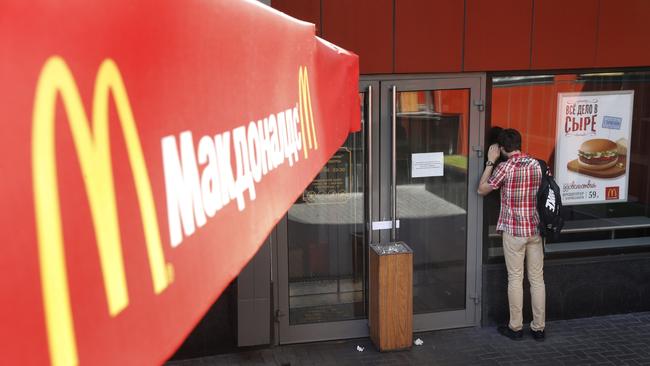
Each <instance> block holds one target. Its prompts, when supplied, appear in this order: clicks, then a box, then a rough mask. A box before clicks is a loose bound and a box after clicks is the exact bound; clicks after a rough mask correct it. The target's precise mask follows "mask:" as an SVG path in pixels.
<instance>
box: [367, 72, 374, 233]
mask: <svg viewBox="0 0 650 366" xmlns="http://www.w3.org/2000/svg"><path fill="white" fill-rule="evenodd" d="M366 106H367V107H368V108H367V111H368V112H367V117H366V120H367V121H368V123H367V124H366V133H367V141H368V206H367V207H368V212H367V215H366V221H367V223H368V224H367V225H368V244H372V189H373V184H372V179H373V178H372V173H373V171H372V85H368V102H367V104H366Z"/></svg>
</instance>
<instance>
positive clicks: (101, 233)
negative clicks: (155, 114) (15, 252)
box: [32, 56, 173, 365]
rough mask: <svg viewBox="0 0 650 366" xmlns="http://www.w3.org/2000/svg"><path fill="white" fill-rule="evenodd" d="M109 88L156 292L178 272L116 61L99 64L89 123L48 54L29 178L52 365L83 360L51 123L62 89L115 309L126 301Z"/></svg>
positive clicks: (71, 83)
mask: <svg viewBox="0 0 650 366" xmlns="http://www.w3.org/2000/svg"><path fill="white" fill-rule="evenodd" d="M109 92H110V93H111V94H112V96H113V100H114V103H115V106H116V109H117V115H118V117H119V120H120V125H121V127H122V134H123V136H124V140H125V143H126V149H127V153H128V157H129V163H130V166H131V171H132V172H133V173H132V174H133V180H134V183H135V188H136V193H137V196H138V204H139V207H140V215H141V217H142V224H143V230H144V235H145V241H146V249H147V254H148V259H149V265H150V269H151V276H152V280H153V288H154V292H155V293H156V294H159V293H161V292H162V291H164V290H165V289H166V288H167V286H169V284H170V283H171V281H172V280H173V279H172V276H173V274H172V267H171V265H170V264H167V263H166V262H165V258H164V253H163V248H162V243H161V240H160V231H159V229H158V220H157V217H156V208H155V205H154V200H153V193H152V191H151V183H150V180H149V174H148V172H147V167H146V164H145V160H144V155H143V153H142V146H141V144H140V138H139V136H138V131H137V129H136V125H135V120H134V118H133V112H132V111H131V106H130V104H129V99H128V96H127V93H126V88H125V87H124V83H123V81H122V77H121V75H120V72H119V70H118V68H117V65H116V64H115V63H114V62H113V61H112V60H110V59H107V60H105V61H104V62H102V64H101V66H100V67H99V70H98V72H97V76H96V79H95V90H94V95H93V106H92V108H93V110H92V120H91V122H92V129H91V128H90V124H89V120H88V116H87V115H86V113H85V111H84V107H83V104H82V101H81V96H80V94H79V90H78V88H77V85H76V83H75V80H74V78H73V76H72V73H71V72H70V70H69V68H68V66H67V65H66V63H65V61H64V60H63V59H62V58H60V57H57V56H54V57H51V58H49V59H48V60H47V61H46V62H45V65H44V66H43V69H42V70H41V74H40V77H39V80H38V84H37V86H36V97H35V100H34V111H33V116H32V118H33V120H32V177H33V178H32V179H33V186H34V203H35V212H36V229H37V239H38V253H39V263H40V268H41V283H42V287H43V288H42V291H43V302H44V309H45V322H46V327H47V336H48V344H49V350H50V358H51V362H52V364H54V365H72V364H77V363H78V356H77V346H76V338H75V334H74V325H73V316H72V309H71V306H70V293H69V288H68V275H67V270H66V263H65V253H64V239H63V230H62V227H61V209H60V204H59V188H58V182H57V167H56V149H55V135H54V131H55V122H56V100H57V97H58V96H59V95H60V96H61V100H62V102H63V106H64V107H65V112H66V114H67V118H68V121H69V125H70V130H71V133H72V137H73V140H74V145H75V150H76V154H77V157H78V159H79V162H80V165H81V171H82V173H83V174H82V175H83V179H84V186H85V188H86V195H87V197H88V202H89V205H90V211H91V216H92V221H93V227H94V230H95V236H96V239H97V247H98V251H99V257H100V258H99V259H100V266H101V270H102V276H103V281H104V288H105V292H106V300H107V303H108V309H109V313H110V315H111V316H117V315H118V314H119V313H120V312H121V311H122V310H124V309H125V308H126V307H127V306H128V304H129V296H128V290H127V284H126V274H125V272H124V258H123V256H122V244H121V239H120V228H119V223H118V218H117V203H116V199H115V183H114V180H113V169H112V162H111V149H110V140H109V130H108V112H109V111H108V106H109V97H110V96H109Z"/></svg>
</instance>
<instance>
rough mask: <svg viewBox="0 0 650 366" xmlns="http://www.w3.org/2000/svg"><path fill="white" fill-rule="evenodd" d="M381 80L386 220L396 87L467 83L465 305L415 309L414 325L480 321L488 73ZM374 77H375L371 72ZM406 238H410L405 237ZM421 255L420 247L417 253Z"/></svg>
mask: <svg viewBox="0 0 650 366" xmlns="http://www.w3.org/2000/svg"><path fill="white" fill-rule="evenodd" d="M378 78H379V80H380V92H379V96H380V98H381V100H380V119H379V120H380V121H381V123H380V130H379V131H377V132H378V133H379V135H380V141H379V146H381V148H380V151H379V160H378V161H379V164H381V165H379V164H378V165H376V166H378V168H379V171H380V177H379V179H380V182H379V187H380V191H379V194H380V200H379V206H380V213H379V215H380V217H381V219H380V220H382V221H390V220H392V212H391V210H390V208H391V202H390V199H391V180H392V169H391V161H392V151H391V150H392V149H391V148H392V124H391V123H390V122H391V120H392V92H391V89H392V87H393V86H396V87H397V91H419V90H445V89H469V90H470V100H469V102H470V108H469V113H470V116H469V124H468V132H469V141H468V145H469V146H468V148H469V153H468V155H469V156H468V158H469V161H468V187H467V195H468V196H467V198H468V199H467V252H466V298H465V304H466V308H465V310H457V311H447V312H438V313H426V314H414V315H413V331H415V332H418V331H429V330H437V329H447V328H459V327H466V326H478V325H480V321H481V307H480V297H481V287H482V286H481V281H482V247H483V246H482V236H481V235H480V234H479V233H481V232H482V223H483V218H482V200H480V199H479V197H478V195H477V194H476V193H475V192H476V187H477V186H478V181H479V178H480V175H481V173H482V169H481V167H482V157H481V156H480V151H482V150H483V149H482V145H483V141H484V122H485V121H484V118H485V113H484V112H483V111H484V104H485V102H484V101H485V75H484V74H457V75H409V76H407V77H396V76H395V75H390V76H385V77H381V76H378ZM373 79H374V78H373ZM380 240H381V242H388V241H390V230H382V232H381V234H380ZM407 244H408V243H407ZM414 255H417V253H414Z"/></svg>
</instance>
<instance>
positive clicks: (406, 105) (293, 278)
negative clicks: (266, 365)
mask: <svg viewBox="0 0 650 366" xmlns="http://www.w3.org/2000/svg"><path fill="white" fill-rule="evenodd" d="M483 85H485V83H484V78H483V77H482V76H465V75H463V76H458V77H447V78H445V77H439V78H431V77H428V78H424V77H421V78H419V77H410V78H409V77H404V78H402V79H400V80H386V79H379V78H377V80H368V81H362V82H361V83H360V88H359V108H360V109H361V112H362V131H361V132H358V133H355V134H351V135H350V136H349V137H348V139H347V141H346V142H345V143H344V145H343V146H341V148H340V149H339V150H338V152H337V153H336V154H335V155H334V156H333V157H332V159H330V161H329V162H328V164H326V166H325V167H323V169H322V170H321V172H320V174H319V175H318V176H317V177H316V178H315V180H314V181H313V182H312V183H311V184H310V185H309V186H308V187H307V188H306V189H305V191H304V192H303V194H302V195H301V196H300V197H298V198H297V200H296V202H295V203H294V205H293V206H292V207H291V209H290V210H289V212H288V214H287V215H286V216H285V218H284V220H283V221H282V222H281V223H280V224H279V225H278V227H277V230H276V233H277V239H278V240H277V251H276V254H277V259H276V261H275V263H277V265H276V266H275V268H277V277H276V278H277V282H276V283H277V292H276V294H277V311H276V312H275V318H276V321H277V324H278V326H277V328H276V329H277V330H278V333H277V335H278V340H279V342H280V343H295V342H309V341H318V340H327V339H343V338H356V337H366V336H368V284H367V279H368V273H367V271H368V268H367V258H368V257H367V253H368V244H369V243H371V242H372V243H377V242H382V243H386V242H389V241H392V240H400V241H404V242H406V243H407V244H408V245H409V246H410V247H411V248H412V249H413V252H414V254H413V255H414V257H413V271H414V272H413V311H414V327H413V329H414V331H424V330H434V329H443V328H452V327H462V326H471V325H476V324H478V322H479V320H480V312H479V307H478V306H477V305H478V303H479V296H478V294H479V293H480V270H479V269H480V258H481V254H480V242H479V240H480V236H479V235H478V231H479V229H480V227H479V223H480V221H479V220H480V219H481V218H480V216H479V212H480V210H479V209H478V205H479V200H478V199H477V197H476V194H475V192H476V184H477V182H478V174H479V172H480V167H481V163H480V161H479V158H478V156H477V155H476V154H477V153H476V152H475V150H480V149H479V146H480V143H479V141H482V140H481V139H480V136H479V135H480V130H479V126H480V125H481V123H480V118H482V117H481V116H482V114H481V113H480V110H479V109H480V108H481V103H480V102H481V100H482V99H483V98H482V95H483V91H482V89H481V88H482V86H483ZM393 122H394V123H393ZM393 138H394V141H393ZM393 146H394V147H395V153H393ZM393 161H394V164H393ZM393 166H394V168H395V169H393ZM393 172H394V174H393ZM393 183H394V184H393ZM393 187H394V188H395V189H393ZM393 193H395V194H393ZM393 197H394V199H393ZM393 216H396V220H397V221H398V222H399V223H400V226H399V228H397V229H396V230H395V231H394V233H393V230H392V218H393ZM370 221H372V225H371V223H370ZM274 271H275V270H274Z"/></svg>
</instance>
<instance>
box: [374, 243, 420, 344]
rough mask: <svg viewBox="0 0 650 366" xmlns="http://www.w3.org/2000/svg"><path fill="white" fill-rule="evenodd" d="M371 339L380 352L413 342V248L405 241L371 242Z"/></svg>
mask: <svg viewBox="0 0 650 366" xmlns="http://www.w3.org/2000/svg"><path fill="white" fill-rule="evenodd" d="M369 257H370V258H369V261H370V268H369V273H368V274H369V281H370V284H369V288H370V294H369V302H370V304H369V307H370V313H369V314H368V323H369V324H368V325H369V327H370V339H371V340H372V342H373V343H374V344H375V347H377V349H379V351H381V352H384V351H396V350H402V349H409V348H411V345H412V343H413V251H412V250H411V248H409V246H408V245H406V244H405V243H404V242H395V243H389V244H371V245H370V253H369Z"/></svg>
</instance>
